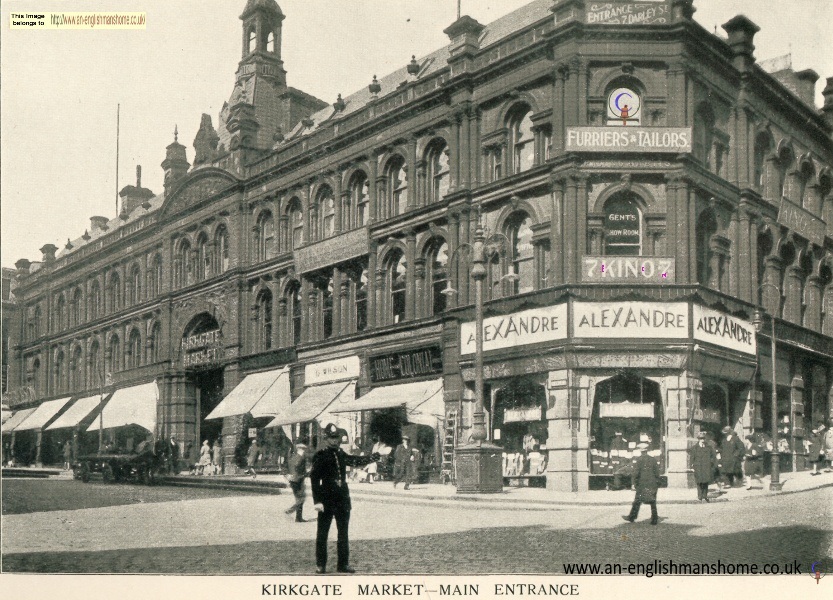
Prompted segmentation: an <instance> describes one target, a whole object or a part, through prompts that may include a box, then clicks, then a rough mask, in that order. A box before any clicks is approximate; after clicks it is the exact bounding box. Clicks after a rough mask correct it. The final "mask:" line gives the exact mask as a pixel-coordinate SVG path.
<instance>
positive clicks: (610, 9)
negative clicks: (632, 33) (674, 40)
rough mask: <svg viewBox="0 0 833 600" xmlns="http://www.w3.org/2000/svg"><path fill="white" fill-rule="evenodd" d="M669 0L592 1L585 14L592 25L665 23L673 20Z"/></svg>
mask: <svg viewBox="0 0 833 600" xmlns="http://www.w3.org/2000/svg"><path fill="white" fill-rule="evenodd" d="M669 4H670V2H669V0H641V1H639V2H623V1H622V0H607V2H590V3H588V4H587V8H586V9H585V14H586V15H587V23H588V24H591V25H599V24H601V25H664V24H666V23H670V22H671V8H670V6H669Z"/></svg>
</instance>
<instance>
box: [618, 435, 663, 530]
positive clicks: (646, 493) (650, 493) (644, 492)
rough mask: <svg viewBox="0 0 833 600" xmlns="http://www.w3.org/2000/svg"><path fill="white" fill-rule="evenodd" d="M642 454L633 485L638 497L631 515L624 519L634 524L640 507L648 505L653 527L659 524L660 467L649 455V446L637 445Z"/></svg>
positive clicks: (635, 464)
mask: <svg viewBox="0 0 833 600" xmlns="http://www.w3.org/2000/svg"><path fill="white" fill-rule="evenodd" d="M637 449H638V450H640V451H641V452H642V454H641V456H640V457H639V458H637V459H636V462H635V463H634V465H633V485H634V487H635V488H636V497H635V498H634V500H633V505H632V506H631V512H630V514H629V515H625V516H623V517H622V518H623V519H625V521H629V522H631V523H633V522H634V521H636V517H637V516H639V507H640V506H642V505H643V504H647V505H649V506H650V507H651V525H656V524H657V523H658V522H659V517H658V516H657V490H658V489H659V465H658V464H657V461H656V459H655V458H654V457H653V456H650V455H649V454H648V444H647V443H645V442H642V443H640V444H638V445H637Z"/></svg>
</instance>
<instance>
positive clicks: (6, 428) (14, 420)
mask: <svg viewBox="0 0 833 600" xmlns="http://www.w3.org/2000/svg"><path fill="white" fill-rule="evenodd" d="M33 412H35V409H34V408H24V409H23V410H19V411H17V412H16V413H14V414H13V415H12V416H11V417H10V418H9V420H8V421H6V422H5V423H3V429H2V431H3V433H10V432H11V431H12V430H13V429H14V428H15V427H17V426H18V425H20V424H21V423H23V421H24V420H25V419H26V417H28V416H29V415H31V414H32V413H33Z"/></svg>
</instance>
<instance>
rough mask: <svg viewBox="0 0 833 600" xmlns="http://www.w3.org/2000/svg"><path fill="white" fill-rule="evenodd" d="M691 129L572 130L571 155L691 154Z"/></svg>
mask: <svg viewBox="0 0 833 600" xmlns="http://www.w3.org/2000/svg"><path fill="white" fill-rule="evenodd" d="M691 140H692V135H691V127H568V128H567V152H666V153H672V154H681V153H688V152H691Z"/></svg>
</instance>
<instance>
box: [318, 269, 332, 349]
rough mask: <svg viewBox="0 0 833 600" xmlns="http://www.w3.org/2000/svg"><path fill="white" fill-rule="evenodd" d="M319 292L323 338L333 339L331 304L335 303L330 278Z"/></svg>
mask: <svg viewBox="0 0 833 600" xmlns="http://www.w3.org/2000/svg"><path fill="white" fill-rule="evenodd" d="M320 292H321V318H322V325H323V330H324V338H325V339H326V338H330V337H333V333H334V330H333V302H334V301H335V290H334V289H333V278H332V277H330V278H329V279H328V280H327V281H326V282H324V285H323V287H322V288H320Z"/></svg>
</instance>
